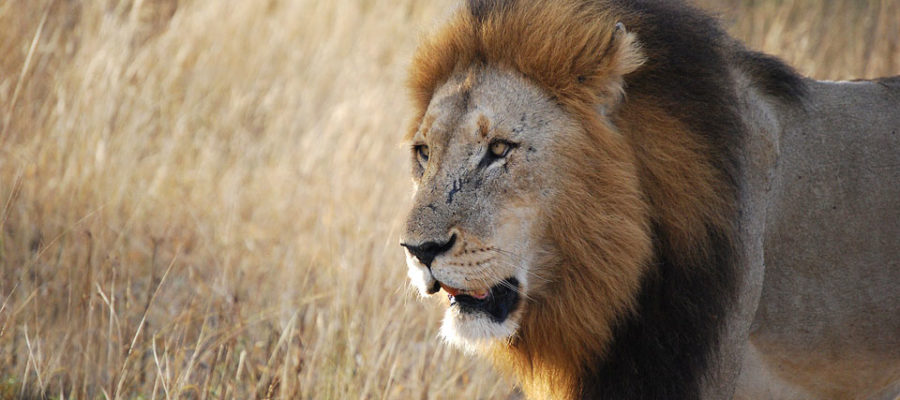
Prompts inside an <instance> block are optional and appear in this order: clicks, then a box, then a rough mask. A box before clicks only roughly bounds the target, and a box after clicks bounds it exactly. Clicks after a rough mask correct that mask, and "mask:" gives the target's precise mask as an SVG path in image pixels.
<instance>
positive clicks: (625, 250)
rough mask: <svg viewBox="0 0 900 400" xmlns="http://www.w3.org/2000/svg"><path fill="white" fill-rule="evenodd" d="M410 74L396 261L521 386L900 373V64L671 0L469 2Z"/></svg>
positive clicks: (724, 393) (892, 388) (783, 381)
mask: <svg viewBox="0 0 900 400" xmlns="http://www.w3.org/2000/svg"><path fill="white" fill-rule="evenodd" d="M409 85H410V88H411V92H412V99H413V104H414V107H415V115H414V117H413V123H412V128H411V129H410V130H409V132H408V133H407V136H406V138H405V139H406V142H407V143H408V145H409V151H410V159H411V164H412V175H413V184H414V195H413V200H412V209H411V210H410V211H409V214H408V217H407V220H406V227H405V230H404V232H403V233H402V234H401V245H402V246H403V247H404V249H405V253H406V259H407V264H408V276H409V279H410V281H411V282H412V284H413V286H414V287H415V288H417V289H418V291H419V292H420V293H421V294H422V295H423V296H429V295H433V294H435V293H438V292H439V291H443V292H445V294H446V297H447V298H448V306H447V308H446V312H445V315H444V318H443V321H442V325H441V329H440V332H441V336H442V337H443V338H444V339H445V340H446V341H447V342H449V343H451V344H453V345H457V346H459V347H461V348H462V349H464V350H466V351H468V352H473V353H476V354H478V355H479V356H481V357H485V358H486V359H488V360H490V361H491V362H492V363H493V364H494V365H495V366H496V367H497V368H498V369H499V370H501V371H503V372H505V373H509V374H511V375H512V376H513V377H514V378H515V379H516V381H517V382H518V383H519V385H520V387H521V389H522V390H523V391H524V393H525V394H526V396H527V397H528V398H533V399H541V398H547V399H576V398H582V399H698V398H702V399H726V398H739V399H760V398H777V399H782V398H784V399H826V398H827V399H864V398H889V396H892V395H894V394H896V393H897V392H898V390H900V296H898V294H897V293H898V291H897V287H898V286H900V268H898V259H900V239H898V238H900V184H898V182H900V134H898V131H900V77H897V78H886V79H881V80H876V81H854V82H820V81H815V80H812V79H808V78H804V77H802V76H800V75H799V74H798V73H797V72H795V71H794V70H793V69H792V68H790V67H789V66H787V65H786V64H784V63H783V62H781V61H780V60H778V59H776V58H774V57H771V56H768V55H765V54H762V53H758V52H754V51H751V50H748V49H747V48H745V47H744V46H743V45H742V44H741V43H739V42H738V41H737V40H735V39H733V38H731V37H730V36H728V35H727V34H726V33H724V31H723V30H722V29H721V28H720V27H719V26H718V24H717V22H716V21H715V20H714V19H713V18H711V17H709V16H707V15H706V14H704V13H703V12H701V11H699V10H697V9H694V8H692V7H690V6H687V5H685V4H682V3H680V2H677V1H666V2H662V1H660V2H654V1H641V0H621V1H618V0H615V1H614V0H593V1H591V0H530V1H524V0H518V1H516V0H468V1H466V2H464V4H462V5H461V6H460V7H459V8H458V9H457V10H456V11H455V13H454V14H453V15H452V17H450V18H449V20H448V21H447V22H446V23H445V25H444V26H443V27H442V28H440V29H439V30H438V31H437V32H436V33H435V34H433V35H431V36H430V37H428V38H426V39H425V40H424V42H423V43H422V44H421V45H420V47H419V49H418V50H417V52H416V54H415V56H414V58H413V61H412V64H411V67H410V78H409Z"/></svg>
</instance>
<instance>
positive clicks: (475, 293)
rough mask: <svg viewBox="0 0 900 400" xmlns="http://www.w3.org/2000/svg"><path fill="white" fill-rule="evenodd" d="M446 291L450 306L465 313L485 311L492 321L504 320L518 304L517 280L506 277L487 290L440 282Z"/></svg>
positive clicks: (499, 321)
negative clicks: (455, 286) (462, 287)
mask: <svg viewBox="0 0 900 400" xmlns="http://www.w3.org/2000/svg"><path fill="white" fill-rule="evenodd" d="M440 285H441V288H442V289H444V291H445V292H447V297H448V298H449V299H450V306H451V307H454V306H456V307H459V310H460V311H462V312H465V313H477V312H481V313H485V314H487V315H488V316H490V317H491V319H492V320H493V321H494V322H497V323H501V322H503V321H506V318H507V317H509V314H511V313H512V312H513V311H515V310H516V307H517V306H518V305H519V280H518V279H516V278H507V279H504V280H503V281H502V282H500V283H498V284H496V285H494V286H493V287H491V288H490V289H487V290H470V291H466V290H462V289H457V288H454V287H450V286H447V285H445V284H443V283H441V284H440Z"/></svg>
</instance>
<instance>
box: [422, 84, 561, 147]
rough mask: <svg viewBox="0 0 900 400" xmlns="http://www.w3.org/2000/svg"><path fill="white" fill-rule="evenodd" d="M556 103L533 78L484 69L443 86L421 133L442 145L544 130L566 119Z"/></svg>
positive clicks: (432, 104) (535, 133)
mask: <svg viewBox="0 0 900 400" xmlns="http://www.w3.org/2000/svg"><path fill="white" fill-rule="evenodd" d="M563 117H564V116H563V115H562V113H561V110H559V109H558V108H556V107H555V103H553V102H552V100H551V99H550V98H549V96H548V95H547V94H546V93H544V91H543V90H542V89H540V88H538V87H537V86H536V85H535V84H533V83H532V82H530V81H529V80H527V79H525V78H523V77H521V76H518V75H516V73H513V72H510V71H504V70H501V69H498V68H493V67H480V68H476V69H473V70H470V71H466V72H460V73H457V74H455V75H454V76H453V77H452V78H451V79H449V80H448V81H447V82H446V83H445V84H444V85H442V86H441V87H440V88H439V89H438V90H437V91H436V92H435V95H434V96H433V97H432V101H431V103H430V104H429V107H428V109H427V111H426V114H425V116H424V117H423V119H422V122H421V123H420V125H419V133H420V134H421V136H422V137H423V138H425V139H428V140H434V141H436V142H437V143H439V144H441V145H447V144H450V143H455V144H466V143H480V142H482V141H483V140H484V139H486V138H487V139H490V138H491V137H493V136H497V135H501V136H503V137H504V138H507V139H509V138H514V136H516V135H523V134H528V135H531V137H532V138H534V135H537V134H540V133H543V132H544V131H542V130H541V128H545V127H546V126H547V125H549V124H550V123H551V122H552V121H553V120H554V119H557V120H558V119H563Z"/></svg>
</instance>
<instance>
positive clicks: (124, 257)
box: [0, 0, 900, 399]
mask: <svg viewBox="0 0 900 400" xmlns="http://www.w3.org/2000/svg"><path fill="white" fill-rule="evenodd" d="M452 3H453V2H452V1H450V0H439V1H437V0H436V1H429V2H423V1H417V0H400V1H397V0H332V1H316V0H293V1H288V0H266V1H262V0H232V1H227V2H226V1H198V0H143V1H142V0H95V1H78V0H0V398H19V397H24V398H40V397H41V396H47V397H50V398H60V399H61V398H67V399H69V398H78V399H95V398H140V399H151V398H158V399H162V398H192V399H227V398H238V399H243V398H252V397H273V398H297V397H302V398H315V399H330V398H341V399H343V398H354V399H356V398H365V399H368V398H393V399H408V398H423V399H425V398H510V397H516V396H517V395H516V392H515V390H514V389H513V388H512V385H511V382H509V381H508V380H504V379H503V378H501V377H498V376H497V375H495V374H494V373H493V372H492V371H491V369H490V368H489V367H488V366H486V365H484V364H483V363H481V362H478V361H477V360H473V359H470V358H469V357H465V356H464V355H462V354H460V353H459V352H457V351H456V350H453V349H449V348H447V347H446V346H444V345H441V344H440V343H439V341H438V340H437V338H436V332H437V328H438V325H439V319H440V307H441V306H440V304H439V300H433V301H432V300H428V301H419V300H416V296H415V295H414V294H413V292H412V291H411V290H410V289H408V284H407V282H406V278H405V268H406V267H405V266H404V259H403V256H402V253H401V250H400V247H399V246H398V231H399V229H400V226H401V220H402V214H403V212H404V210H405V207H406V204H407V202H408V199H409V194H410V190H411V187H410V182H409V178H408V167H407V164H406V161H407V156H406V150H405V149H404V148H402V147H401V146H400V145H399V143H398V142H399V140H400V138H401V136H402V132H403V130H404V129H406V127H407V123H408V119H409V117H410V112H409V110H408V108H407V101H406V98H405V91H404V83H403V82H404V75H405V68H406V66H407V62H408V60H409V58H410V55H411V53H412V51H413V49H414V47H415V44H416V41H417V38H418V37H420V35H421V34H422V33H423V32H426V31H427V30H428V28H429V27H431V26H433V24H434V23H435V21H436V20H439V19H440V18H441V17H442V16H445V15H446V14H447V12H448V10H449V8H450V7H451V4H452ZM701 5H703V6H704V7H706V8H709V9H713V10H716V11H718V12H719V13H721V15H722V16H723V19H724V23H725V25H726V26H727V27H728V28H729V30H730V31H731V32H732V33H733V34H734V35H736V36H738V37H740V38H741V39H743V40H744V41H746V42H747V43H748V44H749V45H750V46H751V47H753V48H756V49H761V50H764V51H766V52H769V53H774V54H776V55H779V56H781V57H783V58H784V59H786V60H787V61H788V62H790V63H791V64H793V65H795V66H797V68H798V69H799V70H800V71H801V72H803V73H805V74H808V75H812V76H814V77H817V78H820V79H847V78H864V77H877V76H882V75H891V74H898V73H900V0H882V1H877V0H872V1H855V0H843V1H829V2H826V1H818V0H761V1H751V0H726V1H713V0H704V1H701Z"/></svg>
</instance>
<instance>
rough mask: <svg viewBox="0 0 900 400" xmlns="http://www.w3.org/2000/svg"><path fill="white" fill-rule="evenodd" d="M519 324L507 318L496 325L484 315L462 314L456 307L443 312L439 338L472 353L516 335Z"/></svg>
mask: <svg viewBox="0 0 900 400" xmlns="http://www.w3.org/2000/svg"><path fill="white" fill-rule="evenodd" d="M518 329H519V324H518V323H516V322H515V321H513V320H512V318H507V319H506V321H503V323H496V322H494V321H492V320H491V318H490V317H488V316H487V315H484V314H480V313H476V314H468V313H462V312H460V311H459V309H458V308H456V307H450V308H448V309H447V311H445V312H444V321H443V323H442V324H441V337H442V338H443V339H444V340H445V341H446V342H447V343H449V344H451V345H454V346H457V347H459V348H462V349H464V350H466V351H470V352H474V351H477V350H478V349H479V348H483V347H487V346H489V345H490V344H491V343H492V342H494V341H497V340H505V339H507V338H509V337H510V336H512V335H513V334H515V333H516V330H518Z"/></svg>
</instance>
